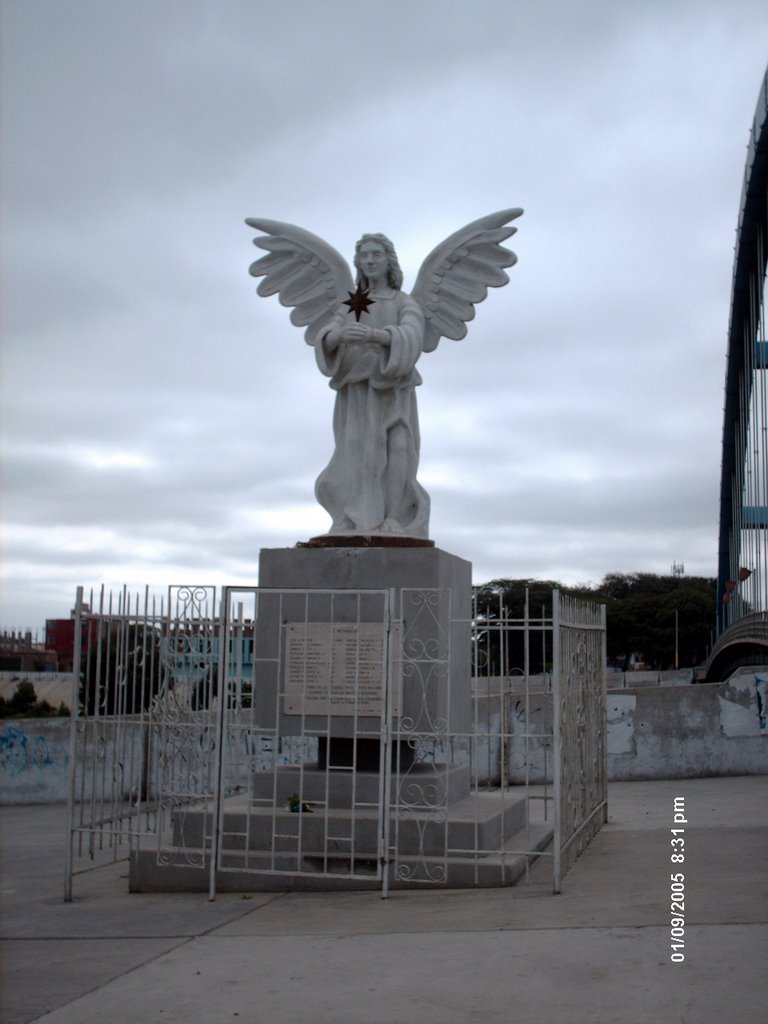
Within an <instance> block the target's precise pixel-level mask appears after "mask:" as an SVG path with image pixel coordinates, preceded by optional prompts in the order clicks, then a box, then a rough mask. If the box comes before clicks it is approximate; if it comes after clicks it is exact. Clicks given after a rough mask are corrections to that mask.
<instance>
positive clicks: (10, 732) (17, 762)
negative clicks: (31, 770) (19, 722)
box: [0, 725, 29, 775]
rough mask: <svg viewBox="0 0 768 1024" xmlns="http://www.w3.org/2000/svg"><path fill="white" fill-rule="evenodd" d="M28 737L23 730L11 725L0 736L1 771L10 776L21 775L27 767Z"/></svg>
mask: <svg viewBox="0 0 768 1024" xmlns="http://www.w3.org/2000/svg"><path fill="white" fill-rule="evenodd" d="M28 759H29V754H28V753H27V736H26V733H25V732H24V730H23V729H18V728H17V727H16V726H15V725H9V726H8V728H7V729H6V731H5V733H4V735H0V769H2V771H4V772H8V774H9V775H20V774H21V773H22V772H23V771H24V770H25V769H26V767H27V762H28Z"/></svg>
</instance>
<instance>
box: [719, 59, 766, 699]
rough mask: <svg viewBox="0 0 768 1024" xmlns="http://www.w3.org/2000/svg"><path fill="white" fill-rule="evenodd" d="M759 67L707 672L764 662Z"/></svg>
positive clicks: (736, 284)
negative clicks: (712, 635) (712, 639)
mask: <svg viewBox="0 0 768 1024" xmlns="http://www.w3.org/2000/svg"><path fill="white" fill-rule="evenodd" d="M767 257H768V70H767V71H766V74H765V76H764V78H763V82H762V85H761V87H760V92H759V95H758V100H757V107H756V110H755V118H754V121H753V124H752V128H751V131H750V137H749V145H748V149H747V160H746V167H745V171H744V184H743V188H742V193H741V202H740V206H739V217H738V229H737V240H736V252H735V258H734V267H733V286H732V294H731V313H730V324H729V330H728V353H727V362H726V377H725V399H724V409H723V441H722V469H721V478H720V531H719V554H718V604H717V608H718V611H717V639H716V642H715V644H714V646H713V649H712V652H711V654H710V656H709V660H708V663H707V679H711V680H716V679H724V678H725V677H726V676H727V675H728V674H730V672H732V671H733V670H734V669H735V668H737V667H738V666H740V665H744V664H752V663H755V662H768V340H766V307H765V302H766V295H765V290H766V289H765V284H766V258H767Z"/></svg>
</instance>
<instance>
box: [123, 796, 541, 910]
mask: <svg viewBox="0 0 768 1024" xmlns="http://www.w3.org/2000/svg"><path fill="white" fill-rule="evenodd" d="M525 804H526V798H525V796H524V795H521V796H520V797H517V798H513V799H511V798H510V794H509V792H508V791H507V793H506V794H503V793H502V791H500V790H496V791H493V790H490V791H487V792H485V793H481V794H474V795H472V796H470V797H467V798H465V799H463V800H459V801H458V802H457V803H456V804H454V805H453V806H452V807H451V810H450V813H449V816H448V833H447V838H448V846H449V848H450V849H452V850H457V851H458V850H461V851H464V852H462V853H461V854H459V853H453V854H451V855H449V856H448V857H447V858H446V857H445V851H444V849H443V848H442V845H441V842H440V841H439V840H438V841H437V842H436V843H435V842H434V841H430V840H429V833H428V828H429V825H428V820H429V816H428V815H425V816H420V815H418V814H416V815H413V816H409V819H408V820H406V821H400V822H399V823H397V828H398V839H399V842H400V850H401V853H400V855H399V857H398V864H399V865H400V867H402V868H406V870H407V869H408V868H410V869H411V870H412V871H413V875H414V877H413V878H412V879H406V878H404V877H403V878H395V877H392V878H391V880H390V886H391V887H392V888H395V889H397V888H400V889H402V888H419V887H420V886H425V887H427V888H431V889H434V886H435V882H434V877H433V878H432V879H431V880H430V879H429V878H428V877H427V875H428V873H429V872H432V871H434V872H437V871H440V872H442V870H443V868H445V869H446V870H447V874H446V875H445V876H444V878H443V881H442V884H443V886H445V887H447V888H462V889H464V888H473V887H477V886H481V887H482V886H489V887H490V886H505V885H514V884H515V882H516V881H517V880H518V879H519V878H520V876H521V875H522V874H523V873H524V872H525V869H526V867H527V866H528V865H529V864H530V863H531V862H532V861H533V860H535V859H536V857H537V855H538V852H540V851H543V850H544V849H546V847H547V846H548V845H549V843H550V842H551V839H552V827H551V826H550V825H546V824H545V825H530V824H529V825H525V813H526V812H525ZM211 811H212V808H210V807H208V808H200V809H198V810H187V811H185V812H180V814H179V816H178V818H177V821H176V825H175V828H174V840H175V842H176V843H178V844H182V845H180V846H179V847H178V855H179V857H178V863H174V851H173V849H172V848H170V849H167V850H165V851H164V855H163V863H162V864H161V863H158V858H157V853H156V852H155V851H140V852H134V853H133V854H132V855H131V861H130V869H129V870H130V873H129V880H130V881H129V888H130V891H131V892H204V891H206V890H207V889H208V885H209V871H210V860H209V858H208V857H207V856H206V857H205V858H204V861H203V863H201V864H200V865H199V866H197V867H190V866H188V861H187V860H186V857H185V853H184V850H185V848H186V847H187V845H191V846H198V847H199V846H201V845H203V829H205V828H206V827H210V815H211ZM354 818H355V821H354V836H355V843H354V849H353V850H352V849H349V848H348V849H346V850H344V849H341V848H339V849H336V850H334V849H333V844H332V843H329V841H328V840H327V838H326V836H327V835H328V834H333V835H343V834H344V828H345V825H346V826H347V829H348V827H349V812H343V811H329V817H328V820H326V814H325V813H323V812H322V809H321V811H320V812H315V813H313V814H309V813H301V814H298V813H291V812H289V811H287V810H283V811H280V813H279V814H277V816H276V817H274V816H273V813H272V808H271V807H264V808H255V807H253V806H251V805H250V803H249V801H248V798H247V797H245V796H241V797H232V798H230V799H229V800H227V801H226V802H225V808H224V847H223V850H222V868H223V870H221V871H218V872H217V873H216V888H217V891H219V892H301V891H329V890H350V891H354V890H365V889H380V888H381V884H382V883H381V880H380V879H377V878H376V872H377V849H378V846H377V837H378V814H377V812H376V810H375V808H373V809H371V810H370V811H356V813H355V816H354ZM206 823H207V826H206ZM273 823H274V824H275V826H276V828H275V835H274V836H273V832H272V826H273ZM425 826H426V830H425ZM395 827H396V822H395V820H394V817H393V818H392V821H391V824H390V828H391V835H393V836H394V834H395ZM299 833H300V834H301V839H300V847H301V852H300V853H298V852H297V846H298V844H299V840H298V836H299ZM441 833H442V829H438V830H437V832H436V833H435V834H434V838H437V837H438V836H440V835H441ZM246 837H247V842H246ZM425 838H427V842H426V843H425ZM273 843H274V847H273ZM339 845H340V846H341V845H343V844H339ZM273 849H274V852H272V851H273ZM472 850H476V851H477V852H476V853H474V854H473V853H472V852H471V851H472ZM489 851H491V852H489ZM366 876H367V877H366ZM441 877H442V875H441Z"/></svg>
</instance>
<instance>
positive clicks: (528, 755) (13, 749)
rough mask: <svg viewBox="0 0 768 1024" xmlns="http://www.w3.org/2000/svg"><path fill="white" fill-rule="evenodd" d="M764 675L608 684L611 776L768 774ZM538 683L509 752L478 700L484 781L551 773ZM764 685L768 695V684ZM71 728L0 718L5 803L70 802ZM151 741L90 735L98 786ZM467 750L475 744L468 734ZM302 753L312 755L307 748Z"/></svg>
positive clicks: (519, 704) (287, 753)
mask: <svg viewBox="0 0 768 1024" xmlns="http://www.w3.org/2000/svg"><path fill="white" fill-rule="evenodd" d="M756 676H757V677H758V678H760V677H765V678H768V671H766V672H764V673H761V672H760V670H757V671H756V670H754V669H750V670H744V671H742V672H741V673H739V674H738V675H736V676H733V677H731V679H730V680H728V682H725V683H697V684H688V685H682V686H680V685H678V686H670V685H663V686H640V687H635V688H631V689H621V690H609V691H608V731H607V748H608V749H607V755H608V777H609V779H616V780H632V779H675V778H697V777H703V776H707V775H754V774H768V735H766V734H765V733H761V723H760V714H759V710H760V709H759V707H758V690H757V686H756V683H755V679H756ZM537 682H538V683H539V684H541V686H542V688H541V690H539V692H532V693H530V698H529V702H528V703H529V704H530V706H528V703H526V698H525V695H524V694H521V693H517V694H509V695H508V696H507V698H506V700H505V704H506V712H507V719H508V722H509V734H510V735H509V742H508V744H507V745H506V749H504V748H503V746H502V741H501V739H500V733H501V732H502V730H501V728H500V725H501V701H500V698H499V697H498V696H490V695H487V696H486V695H477V696H476V700H477V703H476V706H475V710H476V714H477V728H478V737H477V739H476V740H475V750H476V756H477V758H478V761H479V770H480V775H481V776H482V781H485V782H490V783H496V782H498V779H499V773H500V768H501V759H502V757H505V758H506V760H507V763H508V765H509V777H510V781H512V782H523V781H524V780H525V778H526V775H527V776H528V778H529V779H530V781H531V782H537V781H543V780H544V778H545V776H546V777H549V778H551V772H552V754H551V749H547V748H548V747H551V741H550V743H548V742H546V741H545V740H543V739H540V738H537V737H536V735H535V734H536V733H546V732H547V731H548V730H549V729H550V727H551V725H550V723H551V721H552V701H551V697H550V695H549V694H548V693H547V692H546V684H547V681H546V680H540V681H537ZM763 690H764V691H766V692H768V683H766V684H765V686H764V687H763ZM763 710H765V704H764V706H763ZM70 727H71V720H70V719H68V718H26V719H4V720H0V803H7V804H11V803H13V804H25V803H56V802H60V801H65V800H66V799H67V791H68V784H69V781H68V780H69V737H70ZM129 728H130V727H129ZM764 728H765V725H764ZM102 729H103V727H102ZM532 734H533V735H532ZM244 735H245V734H243V733H242V732H241V731H240V730H238V731H237V734H236V737H235V736H234V735H233V736H232V737H231V738H229V742H231V743H239V744H240V745H242V742H243V738H244ZM145 742H146V736H145V734H144V732H143V731H142V730H141V729H140V728H139V727H137V728H136V729H134V730H133V731H132V732H131V737H130V745H131V746H132V748H133V750H134V751H135V752H138V754H139V756H138V757H134V756H131V757H127V756H125V754H120V755H118V756H116V753H115V751H116V748H115V746H114V743H113V738H112V737H111V736H110V735H109V734H104V733H103V732H102V734H101V736H100V738H99V741H98V744H97V746H95V747H94V746H93V745H92V742H91V741H90V739H89V740H88V742H87V744H86V751H87V761H88V765H89V767H88V769H87V770H88V772H89V773H95V774H96V779H97V783H98V785H97V790H98V789H99V788H102V786H103V788H104V789H108V788H110V787H111V786H112V785H114V783H115V781H116V779H115V772H116V771H118V772H119V773H120V774H119V784H120V786H121V787H122V788H123V789H124V790H125V792H126V793H130V792H131V791H133V790H135V789H136V787H138V786H139V785H141V784H142V780H140V779H139V778H138V777H137V772H138V771H139V768H138V767H137V766H138V765H139V764H140V762H141V755H140V751H141V750H142V748H143V744H144V743H145ZM119 743H120V750H122V751H124V750H126V749H127V748H126V727H125V726H124V727H123V729H122V731H121V736H120V740H119ZM463 747H464V748H466V747H467V744H466V740H465V741H463ZM238 750H239V748H238ZM239 753H240V755H241V760H242V763H243V764H244V765H247V764H251V765H252V766H253V767H254V768H257V767H258V766H259V764H260V762H261V760H262V759H263V758H264V757H267V758H268V760H270V759H271V755H269V756H268V751H266V749H265V750H262V749H261V748H260V747H259V749H254V750H250V749H249V750H248V751H242V750H239ZM244 755H247V756H244ZM301 756H302V755H301V752H300V751H299V750H298V749H296V750H294V749H293V748H292V747H291V746H290V744H286V746H285V749H284V750H283V751H282V753H281V757H280V760H281V762H284V763H292V762H293V760H295V759H296V758H299V759H300V758H301ZM304 756H311V755H310V754H309V753H308V752H305V754H304ZM451 756H452V757H453V758H454V759H456V760H459V761H461V760H462V758H463V757H466V759H467V760H468V759H469V754H468V749H464V750H463V752H462V740H457V741H455V743H454V749H453V752H452V755H451ZM129 761H130V762H132V763H133V766H134V767H133V768H131V765H130V764H129V763H128V762H129ZM230 781H237V780H230ZM77 783H78V785H79V783H80V776H79V773H78V779H77ZM145 784H146V782H145Z"/></svg>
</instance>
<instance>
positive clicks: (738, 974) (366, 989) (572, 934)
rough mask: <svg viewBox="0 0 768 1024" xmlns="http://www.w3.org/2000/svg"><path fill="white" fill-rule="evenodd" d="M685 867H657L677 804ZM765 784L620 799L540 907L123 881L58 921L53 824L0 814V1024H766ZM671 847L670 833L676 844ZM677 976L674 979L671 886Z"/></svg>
mask: <svg viewBox="0 0 768 1024" xmlns="http://www.w3.org/2000/svg"><path fill="white" fill-rule="evenodd" d="M675 797H682V798H683V800H684V802H685V817H686V819H687V820H686V823H685V824H684V826H682V827H683V828H684V829H685V832H684V834H683V837H682V838H683V839H684V847H683V850H684V857H685V860H684V862H683V864H682V865H679V864H672V863H671V862H670V855H671V852H674V849H675V848H673V847H672V846H671V845H670V844H671V838H674V837H672V836H671V833H670V829H671V828H672V827H674V826H675V823H674V820H673V816H674V799H675ZM767 797H768V776H749V777H736V778H717V779H685V780H679V781H665V782H623V783H612V784H611V785H610V787H609V822H608V824H607V825H606V826H605V827H604V828H603V830H602V832H601V833H600V834H599V835H598V836H597V838H596V839H595V841H594V842H593V844H592V845H591V847H590V848H589V849H588V850H587V852H586V853H585V855H584V856H583V857H582V858H581V859H580V860H579V861H578V862H577V864H576V866H575V867H574V868H573V869H572V871H571V872H570V874H569V875H568V876H567V877H566V880H565V891H564V892H563V893H562V894H561V895H560V896H552V895H551V861H550V860H549V859H546V860H544V859H542V860H540V861H539V862H538V864H537V865H536V867H535V868H534V869H533V870H532V872H531V875H530V880H529V882H528V884H527V885H523V886H520V887H518V888H516V889H503V890H493V889H482V890H461V891H430V892H423V891H419V892H402V891H398V892H395V893H393V894H392V895H391V896H390V898H389V899H388V900H386V901H385V900H382V899H381V898H380V897H379V896H378V894H374V893H294V894H290V893H287V894H258V893H254V894H248V895H247V896H243V895H240V894H225V895H221V896H219V897H218V898H217V899H216V901H215V902H214V903H209V902H208V900H207V899H206V898H205V897H204V896H201V895H199V894H193V895H187V894H174V895H156V894H134V895H130V894H128V892H127V874H128V872H127V864H125V863H118V864H114V865H110V866H108V867H104V868H100V869H98V870H95V871H93V872H90V873H89V874H87V875H82V876H78V877H77V878H76V879H75V890H74V891H75V899H74V902H73V903H71V904H65V903H63V901H62V894H63V865H64V849H65V835H64V831H65V820H66V812H65V809H64V808H63V807H61V806H43V807H40V806H26V807H4V808H0V828H1V829H2V834H1V836H2V837H1V840H0V851H1V853H2V920H1V922H0V953H2V975H1V976H0V978H1V981H2V989H1V990H0V991H1V993H2V995H1V996H0V1007H1V1008H2V1014H1V1019H2V1021H3V1022H4V1024H26V1022H28V1021H33V1020H39V1021H41V1022H44V1024H92V1022H93V1024H95V1022H97V1021H98V1024H104V1022H105V1021H106V1022H107V1024H135V1022H141V1024H155V1022H157V1024H161V1022H162V1024H175V1022H182V1021H183V1022H184V1024H220V1022H233V1024H237V1022H239V1021H243V1022H245V1021H247V1022H249V1024H251V1022H253V1024H266V1022H269V1024H289V1022H299V1021H301V1022H302V1024H303V1022H312V1024H393V1022H399V1024H438V1022H439V1024H467V1022H469V1024H472V1022H483V1024H496V1022H499V1024H502V1022H503V1024H515V1022H519V1024H529V1022H531V1024H532V1022H534V1021H535V1022H537V1024H541V1022H546V1021H554V1020H561V1021H564V1022H567V1024H587V1022H589V1024H609V1022H616V1024H647V1022H653V1024H667V1022H670V1024H672V1022H674V1024H681V1022H683V1024H710V1022H715V1021H717V1022H720V1021H722V1020H723V1019H728V1020H733V1021H737V1022H738V1024H752V1022H758V1021H760V1022H762V1021H763V1020H764V1019H765V1012H766V1011H765V1001H766V995H767V994H768V985H766V960H765V951H766V949H768V898H767V896H766V864H768V799H767ZM677 827H680V826H679V825H678V826H677ZM678 870H682V872H683V873H684V875H685V882H684V884H685V910H684V917H685V929H684V938H683V941H684V947H683V952H684V954H685V961H684V962H683V963H673V962H671V960H670V952H671V949H670V941H671V937H670V916H671V911H670V874H671V873H673V872H677V871H678Z"/></svg>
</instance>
